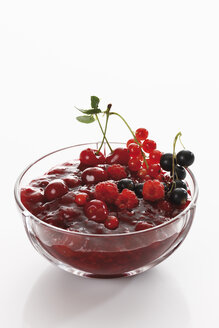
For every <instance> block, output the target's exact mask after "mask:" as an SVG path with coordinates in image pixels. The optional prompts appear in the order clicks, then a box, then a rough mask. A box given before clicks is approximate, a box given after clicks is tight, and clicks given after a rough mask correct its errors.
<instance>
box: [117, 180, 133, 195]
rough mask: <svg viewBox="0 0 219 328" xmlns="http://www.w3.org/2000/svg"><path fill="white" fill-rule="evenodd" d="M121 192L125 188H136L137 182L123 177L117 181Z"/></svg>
mask: <svg viewBox="0 0 219 328" xmlns="http://www.w3.org/2000/svg"><path fill="white" fill-rule="evenodd" d="M117 187H118V189H119V192H122V190H123V189H129V190H134V189H135V184H134V182H133V181H132V180H131V179H122V180H120V181H119V182H118V183H117Z"/></svg>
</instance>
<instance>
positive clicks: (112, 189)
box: [95, 181, 119, 204]
mask: <svg viewBox="0 0 219 328" xmlns="http://www.w3.org/2000/svg"><path fill="white" fill-rule="evenodd" d="M118 196H119V191H118V188H117V185H116V184H115V183H113V182H109V181H106V182H99V183H98V184H97V185H96V187H95V197H96V198H97V199H100V200H103V201H105V202H106V203H109V204H113V203H114V202H115V200H116V199H117V198H118Z"/></svg>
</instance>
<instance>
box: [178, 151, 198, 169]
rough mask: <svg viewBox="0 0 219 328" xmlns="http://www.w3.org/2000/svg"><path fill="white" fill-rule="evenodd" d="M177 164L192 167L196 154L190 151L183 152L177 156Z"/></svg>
mask: <svg viewBox="0 0 219 328" xmlns="http://www.w3.org/2000/svg"><path fill="white" fill-rule="evenodd" d="M176 160H177V164H179V165H181V166H185V167H187V166H190V165H192V163H193V162H194V160H195V156H194V154H193V153H192V152H191V151H189V150H181V151H180V152H178V154H177V155H176Z"/></svg>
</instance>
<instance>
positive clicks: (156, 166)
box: [147, 164, 161, 178]
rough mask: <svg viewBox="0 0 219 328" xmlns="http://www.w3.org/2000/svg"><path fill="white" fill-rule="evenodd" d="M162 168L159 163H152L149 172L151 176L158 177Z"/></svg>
mask: <svg viewBox="0 0 219 328" xmlns="http://www.w3.org/2000/svg"><path fill="white" fill-rule="evenodd" d="M160 171H161V169H160V165H159V164H151V165H150V166H149V168H148V172H147V173H148V174H149V175H150V177H151V178H157V176H158V175H159V173H160Z"/></svg>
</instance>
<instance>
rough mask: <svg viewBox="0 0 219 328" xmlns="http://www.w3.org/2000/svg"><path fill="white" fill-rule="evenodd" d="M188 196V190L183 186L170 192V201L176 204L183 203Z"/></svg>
mask: <svg viewBox="0 0 219 328" xmlns="http://www.w3.org/2000/svg"><path fill="white" fill-rule="evenodd" d="M187 198H188V194H187V191H186V190H185V189H183V188H176V189H174V190H173V191H172V192H171V194H170V201H171V202H172V203H173V204H175V205H183V204H185V203H186V201H187Z"/></svg>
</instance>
